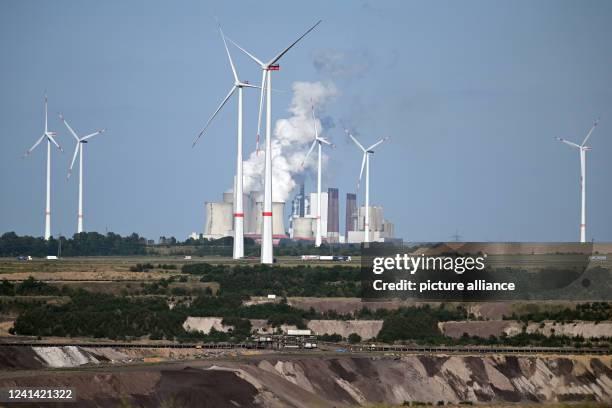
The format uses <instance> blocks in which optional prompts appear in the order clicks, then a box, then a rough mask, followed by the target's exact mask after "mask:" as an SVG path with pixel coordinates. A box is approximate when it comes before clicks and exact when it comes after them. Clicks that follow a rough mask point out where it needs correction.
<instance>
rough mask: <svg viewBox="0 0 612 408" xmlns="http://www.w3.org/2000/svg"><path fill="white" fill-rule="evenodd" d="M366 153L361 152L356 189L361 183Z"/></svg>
mask: <svg viewBox="0 0 612 408" xmlns="http://www.w3.org/2000/svg"><path fill="white" fill-rule="evenodd" d="M367 154H368V153H367V152H365V151H364V152H363V159H362V160H361V171H360V172H359V180H358V181H357V189H359V185H360V184H361V176H363V168H364V167H365V162H366V155H367Z"/></svg>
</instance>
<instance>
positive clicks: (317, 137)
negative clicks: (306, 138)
mask: <svg viewBox="0 0 612 408" xmlns="http://www.w3.org/2000/svg"><path fill="white" fill-rule="evenodd" d="M312 124H313V126H314V131H315V140H318V139H319V132H318V131H317V118H315V112H314V106H313V107H312Z"/></svg>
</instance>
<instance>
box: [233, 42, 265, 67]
mask: <svg viewBox="0 0 612 408" xmlns="http://www.w3.org/2000/svg"><path fill="white" fill-rule="evenodd" d="M225 38H227V40H228V41H229V42H231V43H232V44H233V45H234V47H236V48H238V49H239V50H240V51H242V52H244V53H245V54H246V55H247V56H248V57H249V58H251V59H252V60H253V61H255V63H257V64H259V65H260V66H261V67H262V68H265V67H266V64H264V63H263V62H261V61H260V60H259V59H258V58H257V57H256V56H254V55H253V54H251V53H250V52H248V51H247V50H245V49H244V48H242V47H241V46H239V45H238V44H236V42H235V41H234V40H232V39H231V38H229V37H225Z"/></svg>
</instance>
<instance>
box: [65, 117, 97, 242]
mask: <svg viewBox="0 0 612 408" xmlns="http://www.w3.org/2000/svg"><path fill="white" fill-rule="evenodd" d="M58 116H59V118H60V120H61V121H62V122H64V125H66V127H67V128H68V130H69V131H70V133H71V134H72V136H74V138H75V139H76V146H75V147H74V154H73V155H72V162H71V163H70V168H69V169H68V176H66V178H70V175H71V174H72V167H73V166H74V161H75V160H76V157H77V154H78V155H79V213H78V217H77V234H80V233H81V232H83V160H84V159H83V145H84V144H85V143H87V142H88V141H89V139H91V138H92V137H94V136H96V135H99V134H100V133H104V132H105V131H106V129H100V130H98V131H96V132H93V133H90V134H88V135H86V136H83V137H79V136H77V134H76V133H75V131H74V130H72V127H70V125H69V124H68V122H67V121H66V119H65V118H64V115H62V114H61V113H60V114H59V115H58Z"/></svg>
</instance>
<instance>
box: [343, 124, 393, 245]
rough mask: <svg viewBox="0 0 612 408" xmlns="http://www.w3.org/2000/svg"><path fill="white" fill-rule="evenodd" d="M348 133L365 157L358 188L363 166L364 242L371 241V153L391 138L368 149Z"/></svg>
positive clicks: (360, 174)
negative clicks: (364, 179)
mask: <svg viewBox="0 0 612 408" xmlns="http://www.w3.org/2000/svg"><path fill="white" fill-rule="evenodd" d="M346 133H347V134H348V135H349V136H350V138H351V139H353V142H355V144H356V145H357V147H359V148H360V149H361V151H362V152H363V159H362V160H361V171H360V172H359V182H358V183H357V188H359V184H360V183H361V176H362V175H363V167H364V166H365V169H366V181H365V185H366V187H365V220H364V222H363V242H365V243H368V242H370V155H371V154H372V153H374V148H375V147H377V146H378V145H380V144H381V143H383V142H384V141H385V140H387V139H389V138H388V137H384V138H382V139H380V140H379V141H378V142H376V143H374V144H373V145H372V146H370V147H368V148H367V149H366V148H365V147H363V145H362V144H361V143H359V141H358V140H357V139H355V137H354V136H353V135H352V134H351V133H350V132H349V131H348V130H347V131H346Z"/></svg>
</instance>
